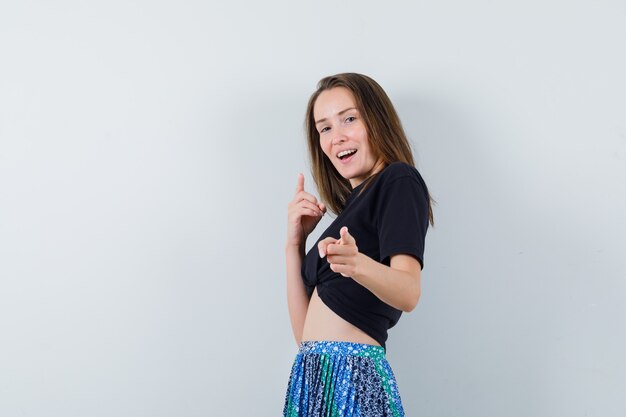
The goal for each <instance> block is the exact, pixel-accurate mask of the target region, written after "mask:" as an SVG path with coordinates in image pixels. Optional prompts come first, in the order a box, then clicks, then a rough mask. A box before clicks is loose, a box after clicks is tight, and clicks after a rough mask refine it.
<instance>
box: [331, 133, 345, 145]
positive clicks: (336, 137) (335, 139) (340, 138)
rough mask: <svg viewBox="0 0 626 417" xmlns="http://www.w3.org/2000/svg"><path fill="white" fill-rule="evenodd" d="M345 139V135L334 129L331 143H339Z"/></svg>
mask: <svg viewBox="0 0 626 417" xmlns="http://www.w3.org/2000/svg"><path fill="white" fill-rule="evenodd" d="M345 141H346V135H344V134H343V132H342V131H341V130H336V131H335V135H334V136H333V141H332V142H333V145H336V144H337V143H341V142H345Z"/></svg>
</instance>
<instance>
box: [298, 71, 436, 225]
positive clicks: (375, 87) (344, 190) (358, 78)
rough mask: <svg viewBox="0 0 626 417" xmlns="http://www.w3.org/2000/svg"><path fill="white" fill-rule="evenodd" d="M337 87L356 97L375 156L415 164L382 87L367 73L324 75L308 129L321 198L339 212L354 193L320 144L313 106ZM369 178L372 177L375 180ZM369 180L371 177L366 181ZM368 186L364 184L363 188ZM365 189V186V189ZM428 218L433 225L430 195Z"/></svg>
mask: <svg viewBox="0 0 626 417" xmlns="http://www.w3.org/2000/svg"><path fill="white" fill-rule="evenodd" d="M335 87H344V88H347V89H348V90H350V92H351V93H352V94H353V96H354V101H355V102H356V107H357V109H358V110H359V112H360V114H361V116H362V117H363V121H364V124H365V128H366V131H367V138H368V140H369V143H370V146H371V148H372V151H373V153H374V155H375V156H377V157H378V159H379V160H382V162H383V163H384V166H387V165H389V164H390V163H392V162H397V161H400V162H405V163H407V164H409V165H411V166H415V162H414V161H413V152H412V151H411V145H410V144H409V141H408V139H407V137H406V134H405V133H404V129H403V128H402V124H401V123H400V118H399V117H398V114H397V113H396V110H395V108H394V107H393V104H392V103H391V100H389V97H388V96H387V93H385V91H384V90H383V89H382V87H381V86H380V85H379V84H378V83H377V82H376V81H374V80H373V79H371V78H370V77H368V76H366V75H362V74H356V73H343V74H336V75H331V76H329V77H325V78H322V79H321V80H320V82H319V83H318V84H317V89H316V90H315V92H314V93H313V94H312V95H311V98H310V99H309V103H308V105H307V110H306V119H305V129H306V132H307V142H308V147H309V157H310V159H311V169H312V174H313V179H314V181H315V183H316V185H317V190H318V192H319V194H320V197H321V199H322V201H324V202H325V203H326V205H327V206H328V207H329V208H330V210H331V211H333V212H334V213H336V214H339V213H341V211H343V208H344V206H345V203H346V200H347V198H348V196H349V195H350V193H351V192H352V187H351V186H350V182H349V181H348V180H347V179H345V178H343V177H342V176H341V174H339V172H338V171H337V170H336V169H335V167H334V166H333V164H332V162H331V161H330V160H329V159H328V157H327V156H326V155H325V154H324V152H323V151H322V148H321V147H320V135H319V132H318V131H317V129H316V127H315V118H314V115H313V109H314V107H315V102H316V101H317V98H318V97H319V95H320V93H322V91H325V90H330V89H331V88H335ZM372 178H373V176H372V177H370V178H369V179H372ZM366 181H368V180H366ZM365 187H367V184H365V186H364V188H365ZM364 188H363V189H364ZM428 219H429V221H430V223H431V224H433V211H432V198H430V196H429V202H428Z"/></svg>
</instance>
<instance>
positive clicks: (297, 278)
mask: <svg viewBox="0 0 626 417" xmlns="http://www.w3.org/2000/svg"><path fill="white" fill-rule="evenodd" d="M285 257H286V261H287V307H288V308H289V318H290V319H291V329H292V331H293V336H294V338H295V339H296V344H297V345H299V344H300V342H301V341H302V331H303V329H304V320H305V318H306V312H307V309H308V308H309V297H308V295H307V293H306V289H305V287H304V282H303V281H302V275H301V273H300V269H301V267H302V260H303V259H304V244H302V245H300V246H293V245H286V246H285Z"/></svg>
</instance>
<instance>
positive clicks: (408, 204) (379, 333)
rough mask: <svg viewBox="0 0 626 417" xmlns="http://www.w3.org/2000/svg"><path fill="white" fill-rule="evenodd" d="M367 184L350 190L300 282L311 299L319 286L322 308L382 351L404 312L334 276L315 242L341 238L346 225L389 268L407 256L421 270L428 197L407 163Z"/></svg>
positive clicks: (312, 252) (309, 257) (390, 167)
mask: <svg viewBox="0 0 626 417" xmlns="http://www.w3.org/2000/svg"><path fill="white" fill-rule="evenodd" d="M366 183H367V181H364V182H363V183H361V184H359V185H358V186H357V187H356V188H354V189H353V190H352V193H351V194H350V196H349V197H348V200H347V201H346V205H345V207H344V209H343V211H342V212H341V213H340V214H339V216H337V218H336V219H335V221H333V223H332V224H331V225H330V226H328V228H327V229H326V230H325V231H324V233H322V235H321V236H320V238H319V239H318V241H317V242H316V244H315V245H313V247H312V248H311V250H310V251H309V252H308V253H307V254H306V257H305V259H304V262H303V263H302V278H303V280H304V284H305V287H306V289H307V293H308V294H309V296H310V295H311V294H312V293H313V290H314V288H315V287H316V286H317V292H318V294H319V297H320V299H321V300H322V301H323V302H324V304H326V305H327V306H328V307H329V308H330V309H331V310H332V311H334V312H335V313H336V314H337V315H338V316H340V317H342V318H343V319H344V320H346V321H348V322H349V323H352V324H353V325H355V326H356V327H358V328H359V329H361V330H363V331H364V332H365V333H367V334H368V335H370V336H371V337H372V338H373V339H375V340H376V341H378V343H380V344H381V346H383V347H384V346H385V341H386V340H387V330H388V329H390V328H391V327H393V326H394V325H395V324H396V323H397V322H398V320H399V319H400V315H401V314H402V311H401V310H398V309H396V308H394V307H391V306H390V305H388V304H386V303H385V302H383V301H381V300H380V299H379V298H378V297H376V296H375V295H374V294H373V293H372V292H370V291H369V290H368V289H367V288H365V287H364V286H362V285H361V284H359V283H358V282H356V281H355V280H353V279H351V278H348V277H344V276H342V275H341V274H339V273H336V272H333V270H332V269H330V264H329V263H328V261H327V259H326V258H320V257H319V252H318V250H317V243H318V242H319V241H320V240H322V239H324V238H326V237H328V236H331V237H334V238H336V239H339V237H340V236H339V230H340V229H341V228H342V227H343V226H347V227H348V231H349V232H350V234H351V235H352V236H354V238H355V240H356V245H357V247H358V248H359V252H361V253H363V254H365V255H367V256H369V257H370V258H372V259H374V260H376V261H379V262H381V263H383V264H385V265H389V262H390V257H391V256H392V255H396V254H401V253H403V254H409V255H412V256H414V257H415V258H416V259H417V260H418V261H419V262H420V264H421V265H422V268H423V266H424V240H425V238H426V230H427V229H428V203H429V198H428V189H427V188H426V184H425V183H424V180H423V179H422V177H421V175H420V174H419V172H418V171H417V169H415V168H414V167H412V166H411V165H408V164H405V163H403V162H394V163H392V164H389V165H388V166H387V167H385V168H384V169H383V170H382V171H380V172H379V173H378V174H376V176H375V177H374V178H373V179H372V180H371V181H370V182H369V185H367V186H366V187H365V189H363V187H364V186H365V184H366ZM362 189H363V192H361V190H362Z"/></svg>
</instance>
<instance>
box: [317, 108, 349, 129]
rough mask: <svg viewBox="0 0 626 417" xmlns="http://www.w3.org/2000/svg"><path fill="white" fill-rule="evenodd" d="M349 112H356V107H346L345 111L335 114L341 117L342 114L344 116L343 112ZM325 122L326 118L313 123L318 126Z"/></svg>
mask: <svg viewBox="0 0 626 417" xmlns="http://www.w3.org/2000/svg"><path fill="white" fill-rule="evenodd" d="M350 110H356V107H348V108H347V109H345V110H342V111H340V112H339V113H337V116H341V115H342V114H344V113H345V112H347V111H350ZM325 121H326V118H323V119H319V120H318V121H317V122H315V124H316V125H318V124H320V123H322V122H325Z"/></svg>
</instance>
